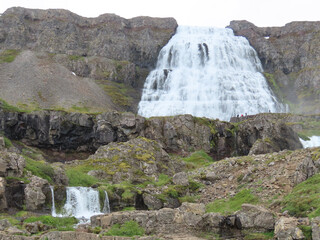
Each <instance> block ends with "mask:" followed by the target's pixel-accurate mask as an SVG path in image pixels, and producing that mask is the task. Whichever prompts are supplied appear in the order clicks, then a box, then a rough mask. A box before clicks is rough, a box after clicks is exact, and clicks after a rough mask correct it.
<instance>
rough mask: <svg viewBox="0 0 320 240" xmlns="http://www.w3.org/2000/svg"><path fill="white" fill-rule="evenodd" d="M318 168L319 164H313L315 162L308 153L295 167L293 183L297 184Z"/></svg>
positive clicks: (319, 167) (314, 172)
mask: <svg viewBox="0 0 320 240" xmlns="http://www.w3.org/2000/svg"><path fill="white" fill-rule="evenodd" d="M319 169H320V166H318V165H317V166H316V165H315V162H314V161H313V160H312V157H311V156H310V155H308V156H306V158H305V159H304V160H303V161H302V162H301V163H300V164H299V165H298V166H297V168H296V171H295V173H294V180H293V183H294V184H295V185H297V184H299V183H301V182H303V181H305V180H307V179H308V178H310V177H312V176H313V175H314V174H316V173H318V172H319Z"/></svg>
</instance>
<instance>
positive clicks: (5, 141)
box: [3, 136, 13, 148]
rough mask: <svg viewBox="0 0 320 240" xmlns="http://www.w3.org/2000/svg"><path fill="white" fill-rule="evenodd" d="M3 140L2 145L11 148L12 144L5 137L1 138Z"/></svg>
mask: <svg viewBox="0 0 320 240" xmlns="http://www.w3.org/2000/svg"><path fill="white" fill-rule="evenodd" d="M3 139H4V145H5V147H6V148H10V147H13V144H12V142H11V140H10V139H9V138H7V137H5V136H3Z"/></svg>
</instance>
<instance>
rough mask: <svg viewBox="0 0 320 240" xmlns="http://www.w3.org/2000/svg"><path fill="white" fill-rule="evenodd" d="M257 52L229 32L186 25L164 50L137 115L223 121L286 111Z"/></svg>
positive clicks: (147, 84) (145, 86)
mask: <svg viewBox="0 0 320 240" xmlns="http://www.w3.org/2000/svg"><path fill="white" fill-rule="evenodd" d="M262 72H263V69H262V66H261V63H260V60H259V58H258V56H257V54H256V52H255V50H254V49H253V48H252V47H251V46H250V45H249V43H248V41H247V39H245V38H244V37H236V36H234V34H233V32H232V30H231V29H219V28H203V27H184V26H180V27H178V29H177V33H176V34H175V35H174V36H173V37H172V38H171V40H170V41H169V42H168V44H167V45H166V46H165V47H164V48H163V49H162V50H161V51H160V54H159V57H158V62H157V67H156V69H155V70H153V71H152V72H151V73H150V74H149V76H148V77H147V79H146V82H145V85H144V89H143V93H142V98H141V101H140V103H139V110H138V114H140V115H142V116H144V117H151V116H171V115H178V114H192V115H194V116H198V117H208V118H220V119H222V120H229V119H230V117H232V116H236V115H238V114H239V115H241V114H245V113H247V114H256V113H259V112H268V111H271V112H282V111H284V110H285V109H284V107H283V106H282V105H281V104H279V103H278V102H277V100H276V98H275V97H274V96H273V94H272V92H271V91H270V89H269V87H268V84H267V82H266V80H265V78H264V77H263V75H262Z"/></svg>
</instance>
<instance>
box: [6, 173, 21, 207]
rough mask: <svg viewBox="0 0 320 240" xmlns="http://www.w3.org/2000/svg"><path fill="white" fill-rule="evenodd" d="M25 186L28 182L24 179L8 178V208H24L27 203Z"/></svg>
mask: <svg viewBox="0 0 320 240" xmlns="http://www.w3.org/2000/svg"><path fill="white" fill-rule="evenodd" d="M25 188H26V184H25V183H24V182H22V181H19V180H15V179H10V180H7V185H6V192H5V193H6V199H7V204H8V208H15V209H20V210H22V209H23V207H24V205H25V194H24V190H25Z"/></svg>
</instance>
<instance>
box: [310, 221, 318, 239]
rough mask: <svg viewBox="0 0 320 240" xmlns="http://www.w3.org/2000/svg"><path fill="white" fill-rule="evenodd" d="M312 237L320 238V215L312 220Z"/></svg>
mask: <svg viewBox="0 0 320 240" xmlns="http://www.w3.org/2000/svg"><path fill="white" fill-rule="evenodd" d="M311 227H312V239H320V217H315V218H313V219H312V220H311Z"/></svg>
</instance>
